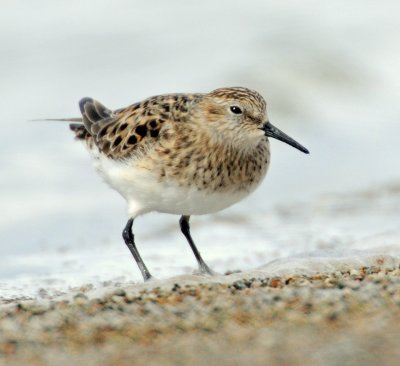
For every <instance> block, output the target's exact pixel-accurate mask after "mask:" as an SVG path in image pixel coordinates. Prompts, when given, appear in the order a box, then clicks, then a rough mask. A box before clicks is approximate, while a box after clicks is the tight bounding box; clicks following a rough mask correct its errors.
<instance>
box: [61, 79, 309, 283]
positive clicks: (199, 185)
mask: <svg viewBox="0 0 400 366" xmlns="http://www.w3.org/2000/svg"><path fill="white" fill-rule="evenodd" d="M79 107H80V110H81V113H82V117H80V118H70V119H62V120H64V121H70V122H73V123H71V124H70V128H71V130H72V131H73V132H74V133H75V136H76V139H78V140H81V141H83V142H84V143H85V145H86V146H87V148H88V150H89V152H90V154H91V156H92V158H93V160H94V163H95V167H96V169H97V171H98V173H99V174H100V176H101V177H102V178H103V179H104V181H105V182H107V183H108V184H109V185H110V186H111V187H112V188H114V189H115V190H117V191H118V192H119V193H120V194H121V195H122V196H123V197H124V198H125V199H126V201H127V204H128V215H129V219H128V222H127V223H126V226H125V228H124V230H123V232H122V237H123V239H124V241H125V244H126V245H127V247H128V248H129V250H130V252H131V253H132V255H133V257H134V258H135V260H136V262H137V265H138V267H139V269H140V271H141V273H142V276H143V279H144V280H145V281H147V280H149V279H151V278H152V275H151V273H150V271H149V270H148V268H147V267H146V265H145V263H144V262H143V259H142V258H141V256H140V254H139V251H138V250H137V247H136V244H135V240H134V235H133V232H132V225H133V222H134V220H135V219H136V218H137V217H138V216H139V215H142V214H145V213H148V212H151V211H157V212H162V213H169V214H177V215H180V220H179V223H180V228H181V231H182V233H183V235H184V236H185V237H186V239H187V241H188V243H189V245H190V247H191V249H192V251H193V253H194V255H195V257H196V260H197V263H198V267H199V271H200V273H202V274H206V275H207V274H208V275H212V274H213V273H214V272H213V271H212V270H211V269H210V268H209V267H208V265H207V264H206V263H205V261H204V260H203V258H202V256H201V255H200V252H199V251H198V249H197V247H196V245H195V243H194V241H193V239H192V236H191V234H190V226H189V219H190V216H191V215H203V214H209V213H213V212H217V211H220V210H223V209H225V208H227V207H229V206H231V205H233V204H234V203H236V202H238V201H240V200H242V199H243V198H245V197H246V196H248V195H249V194H250V193H251V192H253V191H254V190H255V189H256V188H257V186H259V185H260V183H261V182H262V180H263V178H264V177H265V175H266V173H267V169H268V166H269V163H270V145H269V141H268V137H272V138H275V139H278V140H281V141H283V142H286V143H287V144H289V145H291V146H293V147H295V148H296V149H298V150H300V151H302V152H303V153H306V154H308V153H309V152H308V150H307V149H306V148H305V147H303V146H302V145H300V144H299V143H298V142H296V141H295V140H293V139H292V138H291V137H289V136H288V135H286V134H285V133H283V132H282V131H280V130H279V129H278V128H276V127H274V126H273V125H272V124H271V123H270V122H269V119H268V116H267V112H266V102H265V100H264V98H263V97H262V96H261V95H260V94H259V93H257V92H256V91H253V90H250V89H247V88H242V87H229V88H221V89H216V90H214V91H212V92H210V93H204V94H200V93H194V94H166V95H158V96H154V97H150V98H147V99H145V100H143V101H141V102H137V103H134V104H132V105H130V106H128V107H126V108H121V109H117V110H110V109H108V108H106V107H105V106H104V105H102V104H101V103H99V102H98V101H96V100H94V99H92V98H83V99H82V100H81V101H80V102H79Z"/></svg>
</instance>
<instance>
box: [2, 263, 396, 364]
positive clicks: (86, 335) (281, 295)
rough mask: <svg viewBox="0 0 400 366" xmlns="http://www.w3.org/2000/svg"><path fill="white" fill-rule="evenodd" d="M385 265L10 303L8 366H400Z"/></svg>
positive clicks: (185, 280)
mask: <svg viewBox="0 0 400 366" xmlns="http://www.w3.org/2000/svg"><path fill="white" fill-rule="evenodd" d="M385 266H386V267H387V265H386V263H385V262H383V263H381V266H379V262H378V265H375V266H370V267H362V268H352V269H350V268H348V269H346V270H343V271H335V272H334V273H315V274H313V275H300V274H297V275H284V276H273V277H265V276H264V277H263V276H258V277H257V275H256V273H255V272H253V273H247V274H245V273H244V274H245V275H244V276H243V273H234V274H231V275H229V276H224V277H221V276H220V279H221V278H224V281H221V280H219V281H209V279H207V278H204V277H203V278H197V277H200V276H180V277H178V278H172V279H170V280H167V281H155V283H154V284H153V285H152V286H150V287H149V286H148V285H146V286H147V288H146V287H145V285H139V286H132V285H130V286H124V287H114V288H112V289H111V288H107V289H100V290H99V289H91V288H87V289H86V290H85V289H83V291H80V292H77V293H70V294H68V296H69V298H68V299H67V297H66V296H61V297H58V298H55V299H52V300H48V301H43V300H42V301H22V302H19V303H17V304H15V303H14V304H8V305H7V306H5V307H4V306H3V308H2V309H1V311H0V314H1V315H0V328H1V329H2V332H1V335H0V355H1V356H0V364H4V365H10V366H11V365H21V364H29V365H50V364H51V365H55V364H56V365H70V364H74V363H79V364H85V365H95V364H96V365H98V364H99V363H100V364H102V365H115V364H118V365H128V364H130V365H131V364H143V365H156V364H163V365H175V364H182V365H184V364H196V365H203V364H204V365H205V364H208V365H228V364H242V362H245V359H247V360H248V359H252V362H251V364H254V365H262V364H271V363H272V364H274V363H284V364H288V365H292V364H293V365H295V364H298V363H299V362H300V363H301V362H309V360H310V358H309V357H311V358H312V360H313V364H327V365H330V364H332V365H333V364H337V363H335V362H336V361H337V360H338V359H341V357H342V358H343V357H345V356H346V355H347V356H348V357H350V358H351V359H352V358H353V357H356V359H357V360H364V364H371V365H372V364H376V362H382V363H383V364H385V365H391V364H393V365H394V364H395V360H396V358H395V357H398V356H400V349H399V347H398V336H399V335H400V267H399V264H396V266H395V268H385ZM254 275H255V276H254ZM193 277H195V278H197V279H196V281H193ZM371 342H372V343H373V344H374V347H375V348H374V350H373V352H372V351H371ZM343 347H344V348H343ZM371 352H372V356H371ZM367 355H368V357H369V358H366V356H367ZM328 356H329V357H328ZM360 357H361V358H360ZM371 357H372V358H371ZM334 360H336V361H335V362H333V361H334ZM361 363H362V362H361V361H360V364H361ZM356 364H357V363H356Z"/></svg>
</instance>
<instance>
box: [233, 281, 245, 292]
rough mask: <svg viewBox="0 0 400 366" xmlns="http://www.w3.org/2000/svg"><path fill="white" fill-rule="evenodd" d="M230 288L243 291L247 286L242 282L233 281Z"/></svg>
mask: <svg viewBox="0 0 400 366" xmlns="http://www.w3.org/2000/svg"><path fill="white" fill-rule="evenodd" d="M232 286H233V287H234V288H235V289H236V290H244V289H245V288H246V287H247V286H246V284H245V283H244V281H242V280H239V281H235V282H234V283H233V284H232Z"/></svg>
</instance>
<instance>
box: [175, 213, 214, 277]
mask: <svg viewBox="0 0 400 366" xmlns="http://www.w3.org/2000/svg"><path fill="white" fill-rule="evenodd" d="M189 219H190V216H185V215H182V216H181V218H180V220H179V225H180V226H181V231H182V233H183V235H185V237H186V239H187V241H188V243H189V245H190V247H191V248H192V251H193V254H194V256H195V257H196V260H197V263H198V265H199V270H200V273H202V274H208V275H214V274H215V273H214V272H213V271H212V270H211V269H210V267H208V266H207V264H206V263H205V262H204V260H203V258H202V257H201V255H200V252H199V251H198V249H197V248H196V245H195V244H194V241H193V239H192V236H191V235H190V225H189Z"/></svg>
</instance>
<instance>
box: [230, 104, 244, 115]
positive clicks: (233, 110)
mask: <svg viewBox="0 0 400 366" xmlns="http://www.w3.org/2000/svg"><path fill="white" fill-rule="evenodd" d="M230 109H231V112H232V113H234V114H242V113H243V112H242V110H241V109H240V108H239V107H238V106H236V105H233V106H232V107H231V108H230Z"/></svg>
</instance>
